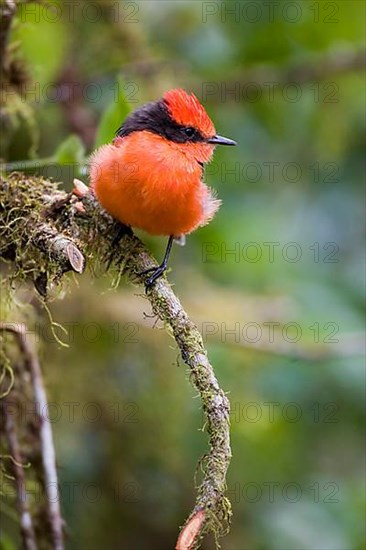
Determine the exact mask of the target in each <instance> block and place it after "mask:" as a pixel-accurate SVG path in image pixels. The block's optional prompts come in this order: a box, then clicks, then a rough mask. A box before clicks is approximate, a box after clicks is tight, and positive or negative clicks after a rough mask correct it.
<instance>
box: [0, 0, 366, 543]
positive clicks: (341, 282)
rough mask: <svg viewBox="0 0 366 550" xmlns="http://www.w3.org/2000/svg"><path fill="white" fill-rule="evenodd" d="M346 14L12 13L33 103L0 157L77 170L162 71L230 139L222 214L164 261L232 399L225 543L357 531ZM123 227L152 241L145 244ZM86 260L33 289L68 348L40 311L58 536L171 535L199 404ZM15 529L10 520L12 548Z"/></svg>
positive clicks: (337, 5)
mask: <svg viewBox="0 0 366 550" xmlns="http://www.w3.org/2000/svg"><path fill="white" fill-rule="evenodd" d="M272 10H273V11H272ZM364 12H365V5H364V3H363V2H360V1H357V0H356V1H352V0H339V1H337V2H323V1H319V2H310V1H307V0H304V1H300V0H297V1H296V2H280V3H278V2H265V1H263V2H262V1H260V0H256V1H255V2H246V1H244V0H242V1H240V2H234V1H232V2H202V1H197V2H193V1H178V2H167V1H161V0H157V1H155V0H152V1H138V2H124V3H123V2H117V1H109V0H103V1H99V2H96V1H95V2H76V3H74V7H73V9H72V10H71V11H70V3H62V2H61V1H59V2H51V3H50V4H49V7H48V8H47V9H46V7H45V6H42V5H41V6H39V5H38V6H37V5H36V4H33V3H29V4H23V5H22V6H20V7H19V12H18V17H17V21H16V22H15V25H14V28H13V33H12V40H13V42H14V43H15V44H17V48H18V56H19V58H20V59H23V61H24V63H25V64H26V66H27V67H28V73H29V82H28V83H27V85H26V91H27V93H26V105H27V107H29V106H30V107H31V111H30V113H29V112H27V113H26V114H24V113H22V112H21V109H20V111H19V112H18V113H16V114H15V115H14V120H15V121H16V124H14V126H13V133H12V135H11V139H10V144H9V147H8V150H7V152H6V161H7V162H19V161H24V160H28V161H29V160H31V155H33V161H34V160H37V159H51V161H50V160H49V161H48V162H51V163H52V166H43V167H42V168H41V169H40V170H38V172H41V173H43V174H44V175H47V176H50V177H54V178H56V179H58V180H61V181H64V182H65V184H66V186H68V188H70V186H71V182H72V178H73V177H74V176H76V175H78V176H80V177H81V178H82V179H84V180H85V181H87V176H86V174H85V168H83V166H80V162H81V164H83V163H84V160H85V151H86V152H87V154H89V153H90V152H91V151H92V150H93V147H94V146H95V144H96V143H97V144H101V143H103V142H105V141H107V140H110V139H111V138H112V137H113V133H114V131H115V130H116V128H117V127H118V125H119V124H120V123H121V122H122V119H123V118H124V116H125V114H126V113H127V112H128V111H129V110H130V109H133V108H136V107H137V106H138V105H140V104H142V103H144V102H146V101H150V100H153V99H156V98H158V97H160V96H161V94H162V93H163V92H164V91H165V90H166V89H169V88H172V87H177V86H182V87H184V88H186V89H187V90H193V91H194V92H195V93H196V95H197V96H198V97H199V98H201V99H202V101H203V103H204V104H205V106H206V108H207V111H208V112H209V114H210V116H211V117H212V119H213V120H214V122H215V126H216V128H217V130H218V132H219V133H220V134H222V135H226V136H228V137H231V138H233V139H235V140H236V141H237V142H238V147H236V148H235V149H234V148H227V149H224V148H222V149H218V150H217V152H216V155H215V159H214V161H213V163H212V165H211V166H209V167H207V170H206V180H207V181H208V182H209V184H210V185H211V186H212V187H214V188H215V189H217V191H218V195H219V196H220V198H222V200H223V206H222V208H221V210H220V212H219V214H218V215H217V216H216V218H215V219H214V220H213V222H212V223H211V224H210V225H209V226H207V227H205V228H203V229H201V230H199V231H197V232H196V233H195V234H194V235H192V236H189V238H188V240H187V246H186V247H185V248H183V249H180V248H178V247H176V248H175V249H174V252H173V255H172V261H171V273H170V274H169V279H170V281H172V282H174V284H175V290H176V292H177V293H178V295H179V297H180V298H181V300H182V302H183V304H184V306H185V308H186V309H187V311H188V313H189V314H190V315H191V317H192V319H193V320H194V321H195V322H197V324H198V325H199V326H200V327H201V328H202V330H203V332H204V334H205V335H206V342H207V347H208V350H209V354H210V358H211V360H212V363H213V365H214V366H215V369H216V373H217V376H218V378H219V380H220V382H221V384H222V386H223V388H224V389H225V390H226V391H227V392H228V393H229V397H230V400H231V403H232V450H233V460H232V465H231V468H230V471H229V478H228V490H229V496H230V498H231V500H232V503H233V512H234V516H233V524H232V529H231V532H230V534H229V535H228V536H227V538H226V539H225V540H224V541H223V547H224V548H226V549H228V550H239V549H240V550H244V549H248V550H249V549H250V550H272V549H273V550H275V549H276V550H280V549H281V550H283V549H288V550H290V549H291V550H293V549H304V550H305V549H306V550H320V549H324V550H349V549H357V550H358V549H361V548H363V547H364V542H363V540H364V539H363V527H362V523H363V522H362V518H363V511H364V508H363V496H364V486H363V479H364V477H363V476H364V466H363V453H364V449H363V445H362V411H363V406H364V397H365V395H364V371H363V365H364V362H363V357H362V342H363V336H362V334H363V328H364V325H363V313H364V310H363V279H364V239H363V229H364V227H363V226H364V218H363V200H364V181H363V177H362V170H363V167H364V149H363V147H364V136H365V134H364V99H365V98H364V74H363V72H362V71H361V70H360V67H359V66H355V64H353V63H352V59H353V55H354V52H355V51H358V50H359V48H360V47H362V44H363V41H364V37H365V26H364V21H365V13H364ZM272 15H273V16H272ZM323 60H327V61H326V62H324V61H323ZM329 63H331V64H332V63H333V66H334V65H335V66H337V67H338V66H342V67H343V68H341V69H339V71H338V72H337V71H335V70H328V67H329ZM337 64H338V65H337ZM315 68H318V69H317V70H315ZM309 75H310V76H309ZM271 90H273V95H271ZM73 134H75V135H73ZM55 160H57V161H58V162H59V163H60V165H55V163H54V161H55ZM70 163H71V164H70ZM75 163H78V165H77V166H76V165H75ZM272 163H273V164H272ZM41 164H42V163H41ZM270 165H271V166H272V167H273V177H272V173H270V172H269V170H270ZM141 236H142V238H143V239H144V240H145V242H146V243H147V244H148V246H149V247H150V248H151V249H152V250H153V251H154V252H155V253H156V255H157V257H159V258H160V257H161V255H162V253H163V248H164V246H165V243H163V240H162V239H152V238H149V237H147V236H146V235H143V234H141ZM248 243H252V245H250V246H249V245H248ZM253 243H254V244H253ZM265 243H277V244H275V245H274V246H275V248H274V252H273V257H272V256H270V253H269V252H270V249H269V245H268V244H267V245H266V244H265ZM289 243H295V244H292V245H290V244H289ZM230 251H232V252H231V253H230ZM297 255H299V256H298V258H297V257H296V256H297ZM300 256H301V257H300ZM294 258H295V260H294ZM94 275H96V278H94V276H93V277H91V276H90V275H89V274H85V275H84V276H83V277H78V278H77V280H73V279H71V280H70V284H69V287H68V288H67V292H66V293H65V296H64V298H63V299H62V300H55V301H54V302H53V304H52V314H53V318H54V319H55V320H56V321H57V322H60V323H63V324H64V325H65V326H66V327H67V328H68V330H69V334H68V336H63V338H64V339H65V340H66V341H67V342H68V343H69V344H70V345H69V347H68V348H65V347H60V346H59V344H58V343H57V342H55V340H54V338H53V337H52V334H51V331H50V330H49V325H48V324H47V323H48V320H46V319H45V318H43V317H42V316H40V318H39V324H38V331H39V333H40V339H41V340H42V345H41V354H42V359H43V366H44V373H45V378H46V382H47V386H48V393H49V399H50V401H51V403H52V404H53V408H50V416H51V418H52V419H53V429H54V435H55V440H56V449H57V456H58V467H59V474H60V483H61V489H62V508H63V513H64V516H65V519H66V522H67V526H68V527H67V530H68V533H69V537H68V542H67V546H68V548H70V549H73V550H74V549H75V550H76V549H80V550H81V549H82V550H84V549H88V550H91V549H101V548H103V549H106V548H111V549H112V548H121V549H130V548H138V549H162V548H172V547H173V545H174V541H175V538H176V534H177V528H178V526H179V524H181V523H182V522H183V520H184V518H185V516H186V515H187V513H188V512H189V510H190V509H191V507H192V505H193V502H194V486H193V472H194V470H195V467H196V463H197V460H198V458H199V457H200V456H201V455H202V454H203V453H204V451H205V449H206V436H205V434H204V433H202V432H201V431H200V429H201V428H202V415H201V412H200V410H199V401H198V400H197V399H195V395H194V393H193V391H192V389H191V387H190V385H189V382H188V379H187V374H186V371H185V367H184V365H183V364H182V363H181V361H179V362H177V356H178V352H177V349H176V348H175V345H174V341H173V340H171V339H170V338H169V337H168V336H167V334H166V333H165V331H164V330H159V329H160V328H161V327H159V325H156V324H155V320H154V319H152V318H150V317H149V313H150V311H149V307H148V303H147V302H146V301H145V300H144V298H143V297H142V296H137V295H136V292H135V290H134V289H133V288H131V287H129V286H125V285H124V283H123V281H122V283H121V285H120V287H119V288H118V289H113V290H111V289H110V286H111V281H110V278H108V277H105V276H104V275H102V274H101V273H96V274H94ZM144 313H146V314H147V315H144ZM269 323H275V325H273V327H274V333H273V335H272V336H273V337H272V338H270V327H269ZM289 323H290V325H288V324H289ZM284 326H285V329H284V328H283V327H284ZM299 327H300V331H299ZM36 328H37V327H36ZM257 337H258V341H257V342H254V341H255V340H257ZM295 340H297V342H295ZM16 532H17V527H16V525H15V524H13V522H12V521H11V520H9V519H7V520H6V538H7V540H8V543H7V544H8V545H9V546H8V547H9V548H11V547H13V546H12V544H13V543H12V542H11V541H16ZM3 540H4V541H5V539H3ZM4 544H5V542H4ZM212 545H213V542H212V541H210V540H208V541H206V542H205V547H206V548H211V547H212Z"/></svg>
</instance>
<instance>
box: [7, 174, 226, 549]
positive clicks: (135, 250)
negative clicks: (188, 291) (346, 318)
mask: <svg viewBox="0 0 366 550" xmlns="http://www.w3.org/2000/svg"><path fill="white" fill-rule="evenodd" d="M119 228H120V226H119V225H118V224H117V223H116V222H115V220H113V218H111V216H109V214H107V213H106V212H105V211H103V210H102V209H101V208H100V207H99V204H98V203H97V201H96V200H95V198H94V196H93V194H92V193H90V192H88V193H86V194H82V196H80V193H77V192H75V194H73V193H71V194H67V193H65V192H64V191H62V190H61V189H60V187H59V185H58V184H56V183H54V182H50V181H48V180H45V179H43V178H38V177H28V176H25V175H24V174H21V173H13V174H12V175H11V176H9V177H8V178H6V179H4V178H2V179H1V181H0V257H2V258H3V259H4V260H5V261H7V262H8V263H9V270H8V271H9V273H8V279H7V282H8V283H9V286H11V281H12V280H16V281H19V280H20V281H25V280H32V281H33V283H34V285H35V287H36V288H37V290H38V292H40V293H41V294H43V296H44V297H45V299H46V297H47V292H48V289H49V287H50V286H51V285H53V284H55V283H56V284H57V283H58V282H59V281H60V280H61V279H62V276H63V275H64V273H65V272H67V271H76V272H78V273H79V272H81V271H82V269H83V267H84V259H85V261H86V263H87V264H88V265H89V266H91V267H92V268H93V267H96V266H98V267H100V266H103V268H105V269H107V267H106V266H107V265H108V264H110V263H112V264H114V266H115V267H117V269H118V270H119V273H120V274H121V275H122V274H123V275H125V276H126V277H127V278H128V279H129V281H130V282H131V283H133V284H137V285H143V284H144V277H145V276H144V275H139V273H141V272H142V271H144V270H146V269H147V268H149V267H151V266H153V265H156V261H155V260H154V258H152V256H151V255H150V254H149V252H148V251H147V249H146V248H145V246H144V245H143V243H142V242H141V241H140V240H139V239H138V238H137V237H136V236H135V235H133V234H132V232H131V230H130V228H127V227H126V231H125V234H124V235H123V236H122V238H121V240H120V241H119V244H118V247H117V249H115V248H113V249H112V243H113V239H114V238H115V236H116V232H117V231H118V229H119ZM111 254H112V255H111ZM146 296H147V299H148V300H149V301H150V303H151V306H152V310H153V312H154V313H155V314H156V315H157V316H158V317H159V318H160V319H161V320H162V321H163V322H164V324H165V327H166V329H167V330H168V331H169V332H170V333H171V334H172V335H173V336H174V338H175V340H176V343H177V345H178V347H179V349H180V352H181V355H182V358H183V361H184V362H185V363H186V365H187V366H188V367H189V371H190V380H191V382H192V384H193V386H194V387H195V388H196V390H197V391H198V392H199V395H200V397H201V401H202V408H203V412H204V416H205V428H206V430H207V433H208V437H209V449H208V452H207V453H206V454H205V456H204V457H202V458H201V460H200V464H199V465H200V469H201V471H202V476H201V481H200V483H199V485H198V487H197V498H196V504H195V506H194V508H193V510H192V512H191V514H190V515H189V517H188V519H187V521H186V522H185V524H184V526H183V528H182V530H181V534H180V536H179V539H178V543H177V548H196V547H197V546H199V543H200V540H201V538H202V536H203V534H204V533H207V532H210V531H211V532H213V533H214V535H215V539H216V541H217V539H218V537H219V536H220V535H223V534H224V533H225V532H226V530H227V528H228V525H229V523H230V516H231V507H230V503H229V501H228V499H227V498H226V497H225V491H226V472H227V469H228V466H229V462H230V458H231V451H230V439H229V401H228V399H227V397H226V395H225V394H224V392H223V390H222V389H221V388H220V386H219V384H218V381H217V379H216V376H215V374H214V371H213V369H212V366H211V364H210V362H209V360H208V357H207V352H206V350H205V348H204V345H203V341H202V337H201V334H200V333H199V331H198V329H197V327H196V326H195V325H194V323H193V322H192V321H191V320H190V319H189V317H188V315H187V314H186V312H185V311H184V309H183V308H182V305H181V303H180V301H179V300H178V298H177V297H176V296H175V294H174V293H173V291H172V289H171V287H170V285H169V284H168V282H167V280H166V278H165V277H163V278H161V279H159V280H158V281H157V282H156V284H155V285H154V286H153V287H152V288H149V289H148V290H147V292H146Z"/></svg>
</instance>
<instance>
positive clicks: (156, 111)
mask: <svg viewBox="0 0 366 550" xmlns="http://www.w3.org/2000/svg"><path fill="white" fill-rule="evenodd" d="M141 130H149V131H150V132H153V133H154V134H158V135H160V136H162V137H165V138H166V139H169V140H171V141H174V142H175V143H186V142H191V143H192V142H205V141H207V140H206V138H205V137H204V136H203V135H202V134H201V133H200V131H199V130H197V129H196V128H193V127H191V126H183V125H181V124H178V123H177V122H175V121H174V120H173V119H172V118H171V116H170V113H169V111H168V108H167V106H166V104H165V102H164V101H163V100H159V101H155V102H153V103H147V104H146V105H143V106H142V107H140V108H139V109H137V110H136V111H134V112H133V113H132V114H131V115H130V116H129V117H127V118H126V120H125V121H124V123H123V124H122V126H121V127H120V128H119V129H118V130H117V132H116V135H117V136H120V137H125V136H128V135H129V134H131V133H132V132H137V131H141ZM191 132H192V133H191Z"/></svg>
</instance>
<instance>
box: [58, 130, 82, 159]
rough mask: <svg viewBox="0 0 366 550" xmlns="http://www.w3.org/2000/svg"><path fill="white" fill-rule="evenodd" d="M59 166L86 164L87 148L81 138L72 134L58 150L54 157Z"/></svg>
mask: <svg viewBox="0 0 366 550" xmlns="http://www.w3.org/2000/svg"><path fill="white" fill-rule="evenodd" d="M53 158H54V160H55V162H57V163H58V164H61V165H63V164H82V163H84V162H85V147H84V144H83V142H82V141H81V139H80V138H79V136H77V135H76V134H71V135H70V136H69V137H68V138H66V139H65V141H63V142H62V143H61V145H60V146H59V147H58V148H57V150H56V152H55V154H54V156H53Z"/></svg>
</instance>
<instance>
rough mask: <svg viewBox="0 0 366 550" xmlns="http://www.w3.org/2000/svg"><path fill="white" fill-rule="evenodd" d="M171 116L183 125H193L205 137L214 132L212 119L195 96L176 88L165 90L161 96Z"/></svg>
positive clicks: (210, 135) (212, 134)
mask: <svg viewBox="0 0 366 550" xmlns="http://www.w3.org/2000/svg"><path fill="white" fill-rule="evenodd" d="M163 100H164V102H165V103H166V104H167V106H168V109H169V112H170V114H171V116H172V118H173V119H174V120H175V121H176V122H177V123H178V124H182V125H183V126H193V127H194V128H197V129H198V130H200V132H201V133H202V134H203V135H204V136H205V137H212V136H214V135H215V134H216V130H215V127H214V125H213V122H212V120H211V119H210V117H209V116H208V114H207V113H206V111H205V109H204V108H203V106H202V105H201V103H200V102H199V101H198V99H197V98H196V96H195V95H194V94H193V93H191V94H188V93H187V92H186V91H185V90H182V89H181V88H177V89H174V90H170V91H169V92H166V93H165V94H164V96H163Z"/></svg>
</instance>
